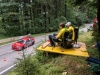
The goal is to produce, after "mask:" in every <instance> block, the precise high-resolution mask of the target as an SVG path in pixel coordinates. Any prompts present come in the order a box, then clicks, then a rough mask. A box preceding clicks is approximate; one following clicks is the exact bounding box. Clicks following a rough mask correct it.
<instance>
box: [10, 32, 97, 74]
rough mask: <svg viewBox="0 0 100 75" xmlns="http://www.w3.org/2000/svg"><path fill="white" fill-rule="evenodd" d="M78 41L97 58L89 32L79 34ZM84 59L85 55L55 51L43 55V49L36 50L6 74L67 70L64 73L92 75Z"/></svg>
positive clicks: (46, 72) (55, 72)
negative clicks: (84, 44)
mask: <svg viewBox="0 0 100 75" xmlns="http://www.w3.org/2000/svg"><path fill="white" fill-rule="evenodd" d="M78 41H80V42H85V43H86V46H87V51H88V52H89V55H91V56H93V57H96V58H98V51H97V49H96V48H94V49H93V48H92V49H91V48H90V46H91V45H92V44H94V43H95V41H94V37H93V36H91V32H87V33H83V34H80V35H79V39H78ZM85 60H86V58H85V57H79V56H70V55H61V54H56V53H49V56H45V53H44V52H43V51H38V50H37V54H36V55H34V56H31V57H28V58H26V59H25V60H22V59H21V60H20V63H19V64H18V65H17V66H16V68H15V69H14V70H13V71H11V72H9V74H8V75H63V74H62V73H63V72H67V74H66V75H94V74H93V73H92V72H91V71H90V69H89V67H88V66H87V62H86V61H85ZM25 65H26V66H25Z"/></svg>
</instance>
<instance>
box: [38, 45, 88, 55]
mask: <svg viewBox="0 0 100 75" xmlns="http://www.w3.org/2000/svg"><path fill="white" fill-rule="evenodd" d="M37 49H38V50H40V51H46V52H53V53H60V54H67V55H74V56H83V57H89V54H88V52H87V51H86V46H85V45H81V47H80V48H71V49H64V48H62V47H60V46H58V47H54V48H53V47H49V46H47V47H46V48H42V46H40V47H38V48H37ZM62 49H63V52H62Z"/></svg>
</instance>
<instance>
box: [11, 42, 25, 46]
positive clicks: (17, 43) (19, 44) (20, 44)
mask: <svg viewBox="0 0 100 75" xmlns="http://www.w3.org/2000/svg"><path fill="white" fill-rule="evenodd" d="M23 45H24V44H22V43H19V42H16V43H14V44H13V46H23Z"/></svg>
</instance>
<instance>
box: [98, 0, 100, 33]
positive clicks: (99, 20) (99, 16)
mask: <svg viewBox="0 0 100 75" xmlns="http://www.w3.org/2000/svg"><path fill="white" fill-rule="evenodd" d="M97 19H98V33H99V34H100V0H98V7H97Z"/></svg>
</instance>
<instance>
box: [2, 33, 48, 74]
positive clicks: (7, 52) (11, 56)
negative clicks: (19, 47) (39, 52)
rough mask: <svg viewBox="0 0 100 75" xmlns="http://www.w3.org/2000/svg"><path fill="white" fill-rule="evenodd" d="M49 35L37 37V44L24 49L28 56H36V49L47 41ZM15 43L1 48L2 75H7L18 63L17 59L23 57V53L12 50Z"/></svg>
mask: <svg viewBox="0 0 100 75" xmlns="http://www.w3.org/2000/svg"><path fill="white" fill-rule="evenodd" d="M47 36H48V35H43V36H37V37H35V44H34V45H33V46H30V47H28V48H27V49H24V51H25V53H26V54H31V53H33V54H35V50H34V48H35V47H36V46H37V45H38V44H40V43H42V42H43V41H45V40H46V39H48V38H47ZM12 44H13V43H10V44H6V45H3V46H0V75H6V74H7V72H8V71H9V70H10V69H11V68H13V67H14V66H15V65H14V64H15V63H16V62H17V61H18V60H17V59H16V58H21V57H22V52H23V51H14V50H12V49H11V46H12Z"/></svg>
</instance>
